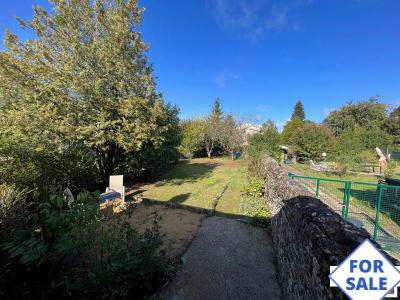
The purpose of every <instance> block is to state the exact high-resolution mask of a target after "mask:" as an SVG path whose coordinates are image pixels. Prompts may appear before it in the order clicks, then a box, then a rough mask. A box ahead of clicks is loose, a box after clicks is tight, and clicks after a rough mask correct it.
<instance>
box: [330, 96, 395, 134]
mask: <svg viewBox="0 0 400 300" xmlns="http://www.w3.org/2000/svg"><path fill="white" fill-rule="evenodd" d="M386 113H387V106H386V105H385V104H383V103H380V102H379V101H378V99H377V98H370V99H369V100H365V101H360V102H357V103H352V102H349V103H347V104H346V105H344V106H342V107H341V108H339V109H338V110H334V111H332V112H331V113H330V114H329V115H328V116H327V117H326V118H325V120H324V123H325V124H326V125H327V126H328V127H329V128H331V130H332V131H333V133H334V134H335V135H336V136H340V135H341V134H342V133H343V132H344V131H346V130H353V129H354V128H355V127H357V126H359V127H363V128H365V129H367V130H368V129H371V128H374V127H375V128H376V127H381V126H382V125H383V124H384V122H385V121H386V119H387V115H386Z"/></svg>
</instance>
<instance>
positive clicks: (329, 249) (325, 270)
mask: <svg viewBox="0 0 400 300" xmlns="http://www.w3.org/2000/svg"><path fill="white" fill-rule="evenodd" d="M262 163H263V167H264V168H265V194H266V197H268V201H269V206H270V210H271V215H272V216H271V232H272V239H273V242H274V247H275V250H276V260H277V266H278V270H279V276H280V278H279V279H280V283H281V287H282V293H283V295H284V298H285V299H347V298H346V297H345V296H344V294H343V293H342V292H341V291H340V290H339V289H337V288H331V287H329V277H328V274H329V266H337V265H339V263H340V262H341V261H342V260H343V259H344V258H345V257H347V256H348V255H349V254H350V253H351V252H352V251H353V250H354V249H355V248H356V247H357V246H358V245H359V244H360V243H361V242H362V241H363V240H365V239H366V238H370V235H369V234H368V233H367V231H365V230H364V229H362V228H358V227H356V226H354V225H353V224H351V223H347V222H345V221H344V220H343V219H342V218H341V217H340V216H339V215H338V214H337V213H336V212H335V211H333V210H332V209H331V208H330V207H328V206H327V205H326V204H324V203H323V202H321V201H320V200H319V199H317V198H314V197H313V195H312V194H311V193H310V192H309V191H308V190H307V189H305V188H304V187H302V186H300V185H298V184H297V183H296V182H295V181H294V180H293V179H290V178H289V177H288V175H287V174H286V173H285V172H284V171H283V169H282V168H281V167H280V166H279V165H278V163H277V162H276V161H275V160H274V159H273V158H271V157H264V158H263V159H262ZM389 258H390V259H391V260H392V262H393V263H395V264H396V265H399V263H398V262H397V261H396V260H395V259H393V258H391V257H389Z"/></svg>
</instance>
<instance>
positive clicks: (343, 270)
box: [329, 239, 400, 300]
mask: <svg viewBox="0 0 400 300" xmlns="http://www.w3.org/2000/svg"><path fill="white" fill-rule="evenodd" d="M329 278H330V279H331V286H336V287H339V288H340V289H341V290H342V291H343V292H344V293H345V294H346V295H347V296H348V297H349V298H350V299H354V300H361V299H362V300H378V299H383V298H385V297H395V296H397V286H398V285H399V283H400V272H399V269H398V267H396V266H394V265H393V264H392V263H391V262H390V261H389V260H388V259H387V258H386V257H385V255H384V254H383V253H382V252H381V251H379V249H377V248H376V247H375V245H374V244H373V243H372V242H371V241H370V240H368V239H367V240H365V241H364V242H363V243H362V244H361V245H360V246H358V247H357V248H356V249H355V250H354V251H353V252H352V253H351V254H350V255H349V256H348V257H347V258H346V259H345V260H344V261H343V262H342V263H341V264H340V265H339V266H334V267H331V273H330V275H329Z"/></svg>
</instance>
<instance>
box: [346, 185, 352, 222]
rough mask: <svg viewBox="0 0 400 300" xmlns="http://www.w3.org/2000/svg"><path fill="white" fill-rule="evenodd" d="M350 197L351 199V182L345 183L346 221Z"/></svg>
mask: <svg viewBox="0 0 400 300" xmlns="http://www.w3.org/2000/svg"><path fill="white" fill-rule="evenodd" d="M350 197H351V182H350V181H349V182H348V183H347V192H346V216H345V217H346V218H345V220H346V221H347V220H348V219H349V206H350Z"/></svg>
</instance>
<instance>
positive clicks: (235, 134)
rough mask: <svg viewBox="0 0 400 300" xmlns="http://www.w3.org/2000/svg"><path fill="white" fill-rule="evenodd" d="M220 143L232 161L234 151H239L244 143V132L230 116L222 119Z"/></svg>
mask: <svg viewBox="0 0 400 300" xmlns="http://www.w3.org/2000/svg"><path fill="white" fill-rule="evenodd" d="M220 143H221V146H222V148H223V149H224V151H225V152H226V153H229V154H231V157H232V159H233V158H234V151H235V150H238V149H240V148H241V146H242V145H243V143H244V132H243V130H242V129H241V128H240V126H239V124H238V122H237V121H236V120H235V119H234V118H233V116H232V115H227V116H225V117H224V119H223V123H222V132H221V140H220Z"/></svg>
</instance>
